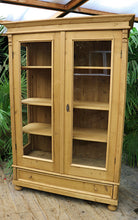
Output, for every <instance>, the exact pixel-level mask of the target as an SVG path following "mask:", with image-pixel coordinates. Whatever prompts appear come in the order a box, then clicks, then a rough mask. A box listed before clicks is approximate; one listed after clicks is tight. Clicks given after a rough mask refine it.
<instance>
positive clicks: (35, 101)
mask: <svg viewBox="0 0 138 220" xmlns="http://www.w3.org/2000/svg"><path fill="white" fill-rule="evenodd" d="M22 104H27V105H38V106H52V103H51V99H50V98H28V99H23V100H22Z"/></svg>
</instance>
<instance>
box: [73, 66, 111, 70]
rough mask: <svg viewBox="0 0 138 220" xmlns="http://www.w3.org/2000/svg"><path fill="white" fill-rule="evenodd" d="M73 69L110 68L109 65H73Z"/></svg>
mask: <svg viewBox="0 0 138 220" xmlns="http://www.w3.org/2000/svg"><path fill="white" fill-rule="evenodd" d="M74 69H85V70H89V69H90V70H92V69H93V70H95V69H97V70H110V69H111V67H109V66H74Z"/></svg>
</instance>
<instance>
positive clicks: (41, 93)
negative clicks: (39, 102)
mask: <svg viewBox="0 0 138 220" xmlns="http://www.w3.org/2000/svg"><path fill="white" fill-rule="evenodd" d="M28 76H29V82H30V84H31V86H29V90H31V92H29V94H30V97H34V98H51V71H50V70H47V69H44V70H42V69H36V70H29V74H28Z"/></svg>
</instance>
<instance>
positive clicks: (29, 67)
mask: <svg viewBox="0 0 138 220" xmlns="http://www.w3.org/2000/svg"><path fill="white" fill-rule="evenodd" d="M51 68H52V66H22V67H21V69H22V70H28V69H51Z"/></svg>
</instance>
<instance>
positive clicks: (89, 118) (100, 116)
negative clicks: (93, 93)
mask: <svg viewBox="0 0 138 220" xmlns="http://www.w3.org/2000/svg"><path fill="white" fill-rule="evenodd" d="M73 126H74V128H98V129H100V128H101V129H107V126H108V111H95V110H86V109H74V111H73Z"/></svg>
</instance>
